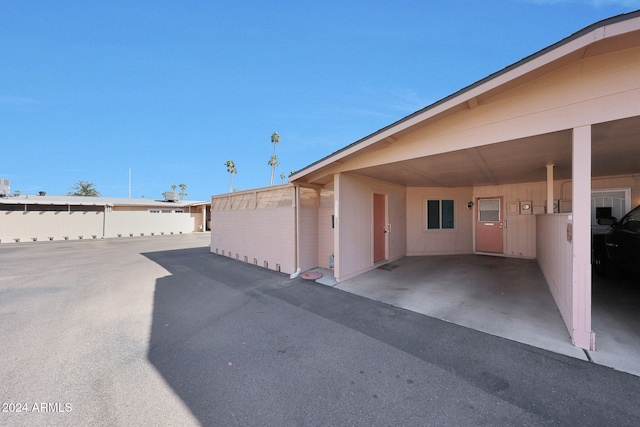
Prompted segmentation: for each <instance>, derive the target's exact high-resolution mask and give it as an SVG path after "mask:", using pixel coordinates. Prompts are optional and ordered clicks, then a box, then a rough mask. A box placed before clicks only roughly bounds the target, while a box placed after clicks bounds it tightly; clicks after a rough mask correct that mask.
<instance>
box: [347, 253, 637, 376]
mask: <svg viewBox="0 0 640 427" xmlns="http://www.w3.org/2000/svg"><path fill="white" fill-rule="evenodd" d="M336 287H337V288H338V289H342V290H344V291H347V292H352V293H355V294H358V295H361V296H364V297H367V298H371V299H374V300H377V301H381V302H385V303H387V304H391V305H394V306H397V307H402V308H406V309H408V310H411V311H415V312H418V313H422V314H425V315H428V316H432V317H435V318H438V319H442V320H446V321H448V322H452V323H455V324H458V325H462V326H466V327H469V328H473V329H476V330H479V331H482V332H486V333H489V334H492V335H496V336H500V337H504V338H508V339H511V340H514V341H517V342H521V343H525V344H529V345H532V346H535V347H538V348H543V349H546V350H550V351H553V352H556V353H560V354H565V355H568V356H572V357H576V358H579V359H582V360H588V359H589V358H591V359H592V360H593V361H594V362H595V363H598V364H601V365H604V366H609V367H612V368H615V369H617V370H621V371H624V372H629V373H633V374H635V375H640V291H638V289H637V287H636V286H634V283H633V281H630V280H624V279H618V280H615V281H606V280H603V279H601V278H598V277H596V276H594V284H593V298H592V305H593V308H592V312H593V313H592V314H593V330H594V331H595V333H596V351H590V352H588V353H585V351H583V350H582V349H580V348H578V347H574V346H573V345H571V342H570V337H569V333H568V331H567V329H566V326H565V324H564V322H563V320H562V317H561V316H560V313H559V311H558V309H557V307H556V304H555V302H554V300H553V297H552V295H551V292H550V291H549V288H548V286H547V283H546V281H545V279H544V276H543V275H542V272H541V271H540V268H539V267H538V264H537V262H536V261H535V260H523V259H514V258H503V257H492V256H481V255H454V256H431V257H405V258H402V259H400V260H398V261H395V262H393V263H391V264H387V265H385V266H383V267H381V268H378V269H375V270H372V271H369V272H367V273H365V274H363V275H361V276H358V277H355V278H353V279H350V280H346V281H344V282H342V283H340V284H338V285H336Z"/></svg>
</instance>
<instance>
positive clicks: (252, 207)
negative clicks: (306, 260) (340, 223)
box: [211, 186, 296, 274]
mask: <svg viewBox="0 0 640 427" xmlns="http://www.w3.org/2000/svg"><path fill="white" fill-rule="evenodd" d="M294 191H295V190H294V187H293V186H277V187H275V188H273V189H265V190H261V191H253V192H244V193H239V194H230V195H226V196H218V197H214V198H213V200H212V201H213V203H212V212H211V252H213V253H217V254H218V255H224V256H228V257H231V258H234V259H237V260H240V261H245V262H248V263H251V264H256V265H258V266H260V267H266V268H269V269H272V270H278V269H280V271H282V272H283V273H288V274H292V273H294V272H295V270H296V239H295V236H296V208H295V202H294V201H295V197H294V195H295V193H294Z"/></svg>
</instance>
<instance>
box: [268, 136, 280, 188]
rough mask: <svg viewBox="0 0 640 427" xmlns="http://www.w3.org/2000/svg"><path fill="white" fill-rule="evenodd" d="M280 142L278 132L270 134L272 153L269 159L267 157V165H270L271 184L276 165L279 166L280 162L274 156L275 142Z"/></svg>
mask: <svg viewBox="0 0 640 427" xmlns="http://www.w3.org/2000/svg"><path fill="white" fill-rule="evenodd" d="M278 142H280V135H278V132H274V133H273V134H272V135H271V143H272V144H273V155H272V156H271V159H269V166H271V185H273V175H274V174H275V172H276V166H280V162H278V158H277V157H276V144H277V143H278Z"/></svg>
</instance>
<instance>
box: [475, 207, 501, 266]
mask: <svg viewBox="0 0 640 427" xmlns="http://www.w3.org/2000/svg"><path fill="white" fill-rule="evenodd" d="M477 214H478V216H477V218H476V252H489V253H496V254H501V253H503V247H502V240H503V232H502V229H503V219H502V217H503V212H502V197H494V198H486V199H478V212H477Z"/></svg>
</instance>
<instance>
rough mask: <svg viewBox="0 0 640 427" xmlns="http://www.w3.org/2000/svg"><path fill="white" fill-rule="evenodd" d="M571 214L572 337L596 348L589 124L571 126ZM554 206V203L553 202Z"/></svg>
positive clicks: (579, 343) (569, 232)
mask: <svg viewBox="0 0 640 427" xmlns="http://www.w3.org/2000/svg"><path fill="white" fill-rule="evenodd" d="M572 163H573V168H572V170H573V177H572V180H573V182H572V184H573V185H572V192H573V194H572V206H573V209H572V211H573V212H572V216H570V217H569V219H570V221H568V224H567V227H569V229H568V230H567V239H571V240H572V266H571V272H572V275H571V276H572V288H571V294H572V295H571V301H572V304H571V305H572V307H571V313H572V314H571V317H572V319H571V324H572V326H573V327H572V331H571V340H572V341H573V344H574V345H575V346H577V347H581V348H584V349H588V350H595V334H594V333H593V331H592V330H591V126H590V125H587V126H581V127H578V128H574V129H573V154H572ZM552 206H553V205H552Z"/></svg>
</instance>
